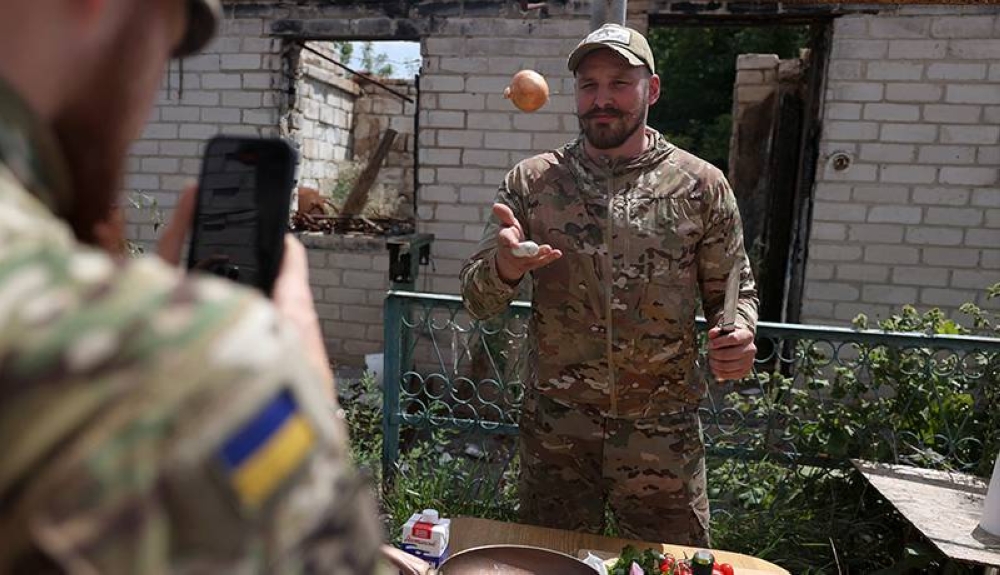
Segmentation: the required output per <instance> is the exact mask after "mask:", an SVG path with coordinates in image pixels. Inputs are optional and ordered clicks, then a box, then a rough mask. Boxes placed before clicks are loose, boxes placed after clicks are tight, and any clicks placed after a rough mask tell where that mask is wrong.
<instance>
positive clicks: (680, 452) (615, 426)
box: [518, 392, 710, 548]
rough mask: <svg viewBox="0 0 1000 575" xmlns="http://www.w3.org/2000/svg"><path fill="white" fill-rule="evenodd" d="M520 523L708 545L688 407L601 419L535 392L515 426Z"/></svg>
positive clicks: (701, 457)
mask: <svg viewBox="0 0 1000 575" xmlns="http://www.w3.org/2000/svg"><path fill="white" fill-rule="evenodd" d="M519 441H520V445H519V449H520V456H521V475H520V479H519V484H518V492H519V494H520V499H521V501H520V504H521V507H520V515H521V518H520V519H521V521H522V522H523V523H530V524H534V525H542V526H545V527H554V528H558V529H568V530H572V531H583V532H589V533H601V532H602V531H603V529H604V526H605V509H606V506H607V507H609V508H610V510H611V512H612V513H613V515H614V517H615V519H616V521H617V525H618V531H619V534H620V536H622V537H626V538H630V539H641V540H645V541H656V542H666V543H674V544H682V545H691V546H696V547H703V548H707V547H709V544H710V541H709V533H708V519H709V516H708V495H707V493H706V489H705V487H706V486H705V446H704V441H703V437H702V432H701V422H700V421H699V419H698V414H697V411H696V410H691V411H690V412H684V413H679V414H672V415H667V416H663V417H657V418H651V419H639V420H626V419H612V418H608V417H603V416H601V415H600V413H598V412H597V411H596V410H589V408H580V407H569V406H566V405H563V404H561V403H558V402H555V401H553V400H551V399H548V398H547V397H545V396H542V395H539V394H537V393H533V392H529V393H528V394H526V396H525V400H524V406H523V410H522V414H521V423H520V439H519Z"/></svg>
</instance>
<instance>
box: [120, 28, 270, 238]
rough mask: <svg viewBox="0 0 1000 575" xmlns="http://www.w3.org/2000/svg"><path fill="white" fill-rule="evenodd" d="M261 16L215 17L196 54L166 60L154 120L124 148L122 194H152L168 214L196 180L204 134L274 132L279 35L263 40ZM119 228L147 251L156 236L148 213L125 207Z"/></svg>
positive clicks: (205, 136) (210, 135)
mask: <svg viewBox="0 0 1000 575" xmlns="http://www.w3.org/2000/svg"><path fill="white" fill-rule="evenodd" d="M263 30H264V20H263V19H261V18H248V19H233V18H227V19H225V20H224V21H223V23H222V27H221V30H220V35H219V37H218V38H216V39H215V40H213V41H212V43H211V44H210V45H209V46H208V48H207V49H206V50H205V51H204V53H202V54H199V55H197V56H194V57H190V58H185V59H184V61H183V70H184V78H183V80H184V81H183V92H180V90H179V89H180V82H179V78H178V74H179V68H180V64H178V63H177V62H172V63H171V69H170V74H169V75H168V77H167V78H165V79H164V82H163V84H162V85H161V88H160V92H159V98H158V102H157V105H156V108H155V109H154V111H153V117H154V120H152V121H151V123H150V124H148V125H147V126H146V129H145V130H144V131H143V134H142V136H141V137H140V139H139V140H138V141H137V142H136V143H135V144H134V145H133V147H132V149H131V159H132V161H131V162H130V164H129V165H130V169H129V170H128V172H127V174H126V177H125V191H126V192H143V193H146V194H148V195H149V196H151V197H152V198H154V199H155V200H156V202H157V204H158V205H159V207H160V208H161V211H162V212H163V216H164V217H166V218H169V216H170V214H171V211H172V207H173V206H174V205H175V204H176V196H177V192H178V191H180V190H181V189H182V188H183V187H184V186H185V184H186V183H187V182H189V181H193V180H195V179H197V177H198V173H199V170H200V169H201V159H200V158H201V153H202V149H203V146H204V144H205V142H206V140H207V139H208V138H211V137H212V136H214V135H216V134H219V133H227V134H248V135H255V136H275V135H277V134H278V113H279V104H280V94H281V90H280V86H281V85H282V82H283V80H282V74H281V68H282V61H281V57H280V52H279V50H280V44H281V42H280V41H279V40H272V39H264V38H262V36H263ZM126 224H127V227H126V232H127V234H128V237H129V238H132V239H136V240H139V243H141V244H144V245H145V247H147V248H149V247H150V246H151V245H152V243H153V240H154V239H155V238H156V233H155V232H154V230H153V225H152V223H151V221H150V217H149V214H147V213H143V212H141V211H138V210H135V209H132V208H129V209H127V210H126Z"/></svg>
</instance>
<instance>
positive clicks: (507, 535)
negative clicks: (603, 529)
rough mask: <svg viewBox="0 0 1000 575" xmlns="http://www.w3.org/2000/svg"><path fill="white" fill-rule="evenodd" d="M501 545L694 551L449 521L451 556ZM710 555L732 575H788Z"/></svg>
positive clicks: (758, 563)
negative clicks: (730, 570)
mask: <svg viewBox="0 0 1000 575" xmlns="http://www.w3.org/2000/svg"><path fill="white" fill-rule="evenodd" d="M501 544H508V545H531V546H533V547H543V548H545V549H552V550H554V551H561V552H563V553H566V554H567V555H572V556H574V557H579V556H580V551H581V550H593V551H600V552H603V553H596V555H598V556H599V557H602V558H609V557H617V556H618V553H619V552H621V550H622V547H625V546H626V545H633V546H635V547H636V548H637V549H640V550H641V549H657V550H660V551H661V552H663V553H670V554H672V555H674V556H675V557H684V556H685V554H686V555H687V556H688V557H690V556H692V555H694V552H695V551H697V550H698V549H697V548H696V547H686V546H684V545H667V544H663V543H651V542H649V541H633V540H631V539H618V538H615V537H604V536H601V535H591V534H589V533H576V532H573V531H564V530H561V529H549V528H547V527H537V526H535V525H522V524H518V523H505V522H502V521H494V520H491V519H477V518H474V517H456V518H454V519H452V520H451V543H450V547H451V553H452V554H455V553H458V552H459V551H462V550H464V549H469V548H471V547H477V546H480V545H501ZM712 554H713V555H715V560H716V561H718V562H719V563H729V564H731V565H732V566H733V567H734V568H735V571H736V575H741V574H744V575H763V574H765V573H773V574H777V575H789V574H788V571H786V570H785V569H782V568H781V567H778V566H777V565H775V564H773V563H770V562H768V561H764V560H763V559H758V558H756V557H751V556H749V555H743V554H741V553H733V552H731V551H717V550H714V549H713V550H712Z"/></svg>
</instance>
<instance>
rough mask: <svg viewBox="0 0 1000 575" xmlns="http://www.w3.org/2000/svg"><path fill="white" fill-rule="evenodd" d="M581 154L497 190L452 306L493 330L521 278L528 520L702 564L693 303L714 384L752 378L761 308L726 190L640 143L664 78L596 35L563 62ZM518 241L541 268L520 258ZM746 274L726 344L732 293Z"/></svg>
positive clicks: (712, 176)
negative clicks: (607, 518)
mask: <svg viewBox="0 0 1000 575" xmlns="http://www.w3.org/2000/svg"><path fill="white" fill-rule="evenodd" d="M569 69H570V70H571V71H572V72H574V75H575V78H576V96H577V115H578V117H579V121H580V126H581V131H582V133H583V134H582V136H581V137H580V138H579V139H577V140H575V141H573V142H570V143H568V144H566V145H565V146H563V147H561V148H559V149H557V150H555V151H552V152H548V153H544V154H541V155H538V156H535V157H532V158H529V159H527V160H524V161H522V162H520V163H519V164H518V165H517V166H515V167H514V169H513V170H511V171H510V172H509V173H508V174H507V176H506V178H505V179H504V181H503V183H502V184H501V185H500V190H499V193H498V196H497V201H496V204H495V205H494V207H493V216H492V217H491V219H490V221H489V223H488V224H487V226H486V230H485V232H484V234H483V239H482V241H481V242H480V245H479V248H478V250H477V251H476V253H475V254H474V255H473V256H472V258H470V260H469V261H468V262H467V264H466V265H465V267H464V268H463V270H462V294H463V299H464V301H465V305H466V307H467V308H468V310H469V312H470V313H471V314H472V315H474V316H475V317H477V318H486V317H490V316H493V315H495V314H498V313H501V312H503V311H504V309H505V308H506V306H507V304H508V303H509V302H510V301H511V299H512V298H513V297H514V295H515V294H516V292H517V288H518V285H519V283H520V281H521V279H522V278H523V276H524V275H525V274H528V273H529V272H530V276H531V288H532V300H533V307H532V319H531V329H532V333H533V338H532V343H531V349H530V350H529V353H530V354H531V355H530V357H531V359H530V360H529V365H531V366H532V369H533V373H532V374H530V376H529V382H528V389H527V392H526V396H525V401H524V406H523V411H522V414H521V438H520V455H521V478H520V485H519V489H520V496H521V516H522V520H524V521H526V522H530V523H538V524H542V525H547V526H551V527H559V528H564V529H573V530H583V531H590V532H600V531H601V530H602V529H603V528H604V511H605V506H610V508H611V509H612V511H613V512H614V514H615V516H616V518H617V521H618V526H619V529H620V531H621V533H622V534H623V535H626V536H629V537H635V538H640V539H646V540H654V541H664V540H665V541H670V542H673V543H686V544H691V545H701V546H707V545H708V544H709V538H708V519H709V515H708V499H707V496H706V486H705V457H704V444H703V440H702V435H701V428H700V424H699V419H698V415H697V407H698V404H699V401H700V400H701V399H702V397H703V396H704V394H705V391H706V387H705V386H706V374H705V373H703V370H702V369H701V367H700V366H699V365H698V359H697V356H698V343H697V334H696V329H695V323H694V321H695V311H696V308H697V306H698V302H699V296H700V301H701V304H702V306H703V309H704V312H705V315H706V317H707V318H708V320H709V323H710V324H711V325H712V326H713V327H712V329H711V330H710V332H709V340H710V341H709V362H710V366H711V369H712V372H713V373H714V374H715V376H716V377H717V378H719V379H735V378H739V377H742V376H743V375H745V374H746V373H748V372H749V370H750V369H751V367H752V363H753V355H754V352H755V348H754V344H753V337H754V330H755V328H756V319H757V299H756V290H755V287H754V281H753V277H752V275H751V271H750V266H749V262H748V260H747V256H746V254H745V252H744V248H743V235H742V228H741V222H740V217H739V213H738V211H737V207H736V200H735V197H734V195H733V192H732V190H731V189H730V187H729V184H728V182H727V181H726V179H725V177H724V176H723V175H722V174H721V173H720V171H719V170H718V169H716V168H715V167H713V166H712V165H710V164H708V163H707V162H705V161H703V160H701V159H699V158H697V157H695V156H693V155H691V154H689V153H687V152H685V151H683V150H680V149H678V148H677V147H675V146H673V145H672V144H670V143H669V142H667V141H666V140H665V139H664V138H663V136H662V135H660V134H659V133H657V132H656V131H655V130H653V129H651V128H649V127H647V126H646V118H647V114H648V107H649V105H651V104H652V103H654V102H655V101H656V99H657V98H658V96H659V86H660V84H659V77H658V76H656V75H655V73H654V72H655V67H654V64H653V56H652V53H651V52H650V49H649V45H648V44H647V43H646V40H645V38H643V37H642V35H641V34H639V33H638V32H636V31H634V30H631V29H629V28H625V27H622V26H616V25H606V26H604V27H602V28H600V29H598V30H596V31H595V32H593V33H591V35H590V36H588V37H587V38H586V39H584V40H583V41H582V42H581V43H580V45H579V46H578V47H577V48H576V49H575V50H574V52H573V53H572V54H571V56H570V58H569ZM522 240H533V241H535V242H536V243H538V244H541V246H540V249H539V250H538V252H537V254H536V255H534V256H529V257H515V255H514V253H513V252H512V249H513V247H514V246H516V245H517V244H518V243H519V242H520V241H522ZM736 262H742V271H741V275H740V279H741V288H740V298H739V310H738V314H739V319H738V321H737V328H736V330H735V331H733V332H732V333H729V334H722V333H721V332H720V330H719V328H718V324H719V321H720V318H721V315H722V307H723V305H722V304H723V300H724V294H725V286H726V279H727V277H728V274H729V271H730V270H731V269H733V267H734V264H735V263H736Z"/></svg>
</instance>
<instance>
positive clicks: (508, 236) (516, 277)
mask: <svg viewBox="0 0 1000 575" xmlns="http://www.w3.org/2000/svg"><path fill="white" fill-rule="evenodd" d="M493 215H494V216H496V218H497V220H499V221H500V231H499V232H498V233H497V255H496V258H497V260H496V264H497V272H498V273H499V274H500V279H502V280H503V281H505V282H507V283H508V284H511V285H515V284H517V282H519V281H521V278H522V277H524V274H526V273H528V272H530V271H531V270H534V269H538V268H540V267H542V266H547V265H549V264H550V263H552V262H554V261H556V260H557V259H559V258H561V257H562V252H561V251H559V250H557V249H554V248H553V247H552V246H550V245H548V244H542V245H540V246H538V253H536V254H535V255H533V256H522V257H518V256H516V255H514V251H513V250H514V248H515V247H517V245H518V244H520V243H521V242H523V241H524V240H525V239H526V238H525V237H524V229H523V228H522V227H521V223H520V222H518V221H517V218H515V217H514V212H512V211H511V209H510V207H508V206H506V205H504V204H499V203H497V204H493Z"/></svg>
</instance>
